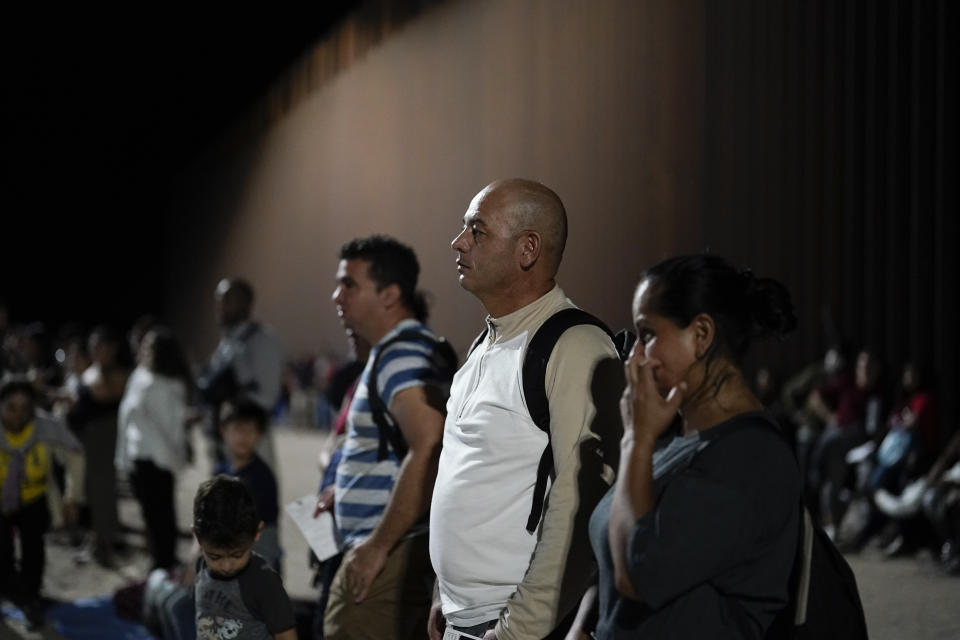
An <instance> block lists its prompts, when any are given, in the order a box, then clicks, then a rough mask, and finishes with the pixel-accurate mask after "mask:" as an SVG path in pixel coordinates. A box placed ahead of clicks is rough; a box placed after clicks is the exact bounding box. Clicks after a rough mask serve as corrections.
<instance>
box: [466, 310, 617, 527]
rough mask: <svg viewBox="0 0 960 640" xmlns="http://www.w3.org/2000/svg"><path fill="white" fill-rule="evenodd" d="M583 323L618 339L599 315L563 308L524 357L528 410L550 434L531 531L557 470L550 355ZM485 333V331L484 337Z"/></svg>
mask: <svg viewBox="0 0 960 640" xmlns="http://www.w3.org/2000/svg"><path fill="white" fill-rule="evenodd" d="M581 324H588V325H593V326H595V327H599V328H600V329H603V331H604V332H605V333H606V334H607V335H608V336H610V340H611V341H614V344H615V345H616V341H615V339H614V336H613V334H612V333H611V332H610V329H608V328H607V325H605V324H604V323H603V322H602V321H600V320H599V319H598V318H596V317H595V316H593V315H591V314H589V313H587V312H586V311H583V310H581V309H577V308H570V309H562V310H560V311H558V312H556V313H555V314H553V315H552V316H550V317H549V318H548V319H547V321H546V322H544V323H543V324H542V325H540V328H539V329H537V331H536V333H535V334H534V335H533V337H532V338H531V339H530V342H529V344H528V345H527V352H526V354H525V355H524V357H523V372H522V377H523V397H524V401H525V402H526V405H527V411H528V412H529V413H530V418H531V419H532V420H533V422H534V424H536V425H537V427H538V428H539V429H540V430H541V431H543V432H544V433H546V434H547V446H546V448H544V450H543V455H541V456H540V464H539V465H537V484H536V485H535V487H534V490H533V505H532V507H531V509H530V516H529V517H528V518H527V531H528V532H530V533H533V532H534V531H536V530H537V525H538V524H539V523H540V518H541V516H542V515H543V505H544V501H545V500H546V493H547V478H548V477H549V475H550V473H551V472H552V471H553V447H552V446H551V440H550V403H549V400H548V398H547V390H546V375H547V363H548V362H549V361H550V355H551V354H552V353H553V348H554V347H555V346H556V344H557V341H558V340H559V339H560V336H561V335H563V332H564V331H566V330H567V329H569V328H570V327H575V326H577V325H581ZM483 335H486V333H485V332H484V334H482V335H481V338H480V339H482V337H483Z"/></svg>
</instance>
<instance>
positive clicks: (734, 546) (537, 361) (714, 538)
mask: <svg viewBox="0 0 960 640" xmlns="http://www.w3.org/2000/svg"><path fill="white" fill-rule="evenodd" d="M566 240H567V218H566V212H565V210H564V207H563V204H562V202H561V201H560V199H559V198H558V197H557V195H556V194H555V193H554V192H553V191H552V190H550V189H549V188H547V187H545V186H544V185H542V184H539V183H536V182H532V181H527V180H520V179H511V180H503V181H498V182H495V183H492V184H490V185H488V186H487V187H486V188H484V189H483V190H482V191H480V192H479V193H478V194H477V195H476V196H475V197H474V198H473V200H472V201H471V202H470V204H469V205H468V207H467V210H466V213H465V215H464V217H463V220H462V230H461V231H460V233H459V234H458V235H457V236H456V237H455V238H453V241H452V243H451V247H452V249H453V251H454V252H455V253H456V258H457V260H456V271H457V277H458V280H459V283H460V286H461V287H462V288H463V289H464V290H465V291H467V292H469V293H470V294H472V295H473V296H475V297H476V298H477V299H478V300H479V301H480V302H481V304H482V305H483V307H484V309H485V310H486V312H487V318H486V329H485V331H484V332H483V334H482V335H481V336H479V337H478V338H477V339H476V341H475V342H474V343H473V345H472V346H471V347H470V349H469V350H468V351H467V352H466V353H465V357H464V358H463V361H462V362H458V358H457V355H456V353H455V351H454V350H453V349H452V348H451V346H450V345H449V343H447V341H446V340H445V339H444V338H443V337H442V336H441V335H440V334H439V333H438V332H435V331H434V330H432V329H431V328H430V327H429V326H428V324H427V321H428V309H427V306H426V303H425V299H424V297H423V295H422V294H421V292H420V291H419V290H418V289H417V282H418V276H419V263H418V261H417V257H416V254H415V253H414V251H413V249H412V248H410V247H409V246H407V245H404V244H402V243H401V242H399V241H397V240H395V239H393V238H389V237H385V236H379V235H375V236H370V237H364V238H356V239H352V240H349V241H347V242H345V244H344V245H343V247H342V249H341V251H340V254H339V264H338V269H337V272H336V274H335V278H336V287H335V290H334V291H333V292H332V296H331V298H332V302H333V306H334V308H335V309H336V312H337V314H338V316H339V318H340V320H341V322H342V324H343V327H344V330H345V335H346V338H347V340H348V341H349V343H350V345H351V356H350V358H349V359H348V360H346V361H345V362H343V363H341V364H340V365H339V366H336V367H333V366H330V367H328V368H329V374H328V375H325V376H324V375H323V374H321V377H323V382H324V386H325V395H324V404H325V406H329V407H332V408H334V409H333V410H332V411H331V416H332V418H333V419H332V425H331V428H330V436H329V438H328V440H327V441H326V442H325V444H324V447H323V450H322V451H320V452H318V454H319V458H320V461H321V465H322V467H323V470H322V473H321V477H318V497H317V503H316V509H315V513H314V516H315V517H317V516H318V515H319V514H320V513H322V512H327V511H328V512H331V513H332V514H333V516H334V520H335V522H336V527H337V530H338V534H339V538H340V539H341V541H342V553H341V554H340V555H337V556H334V557H333V558H330V559H325V560H324V561H323V562H318V563H316V571H317V580H316V586H317V587H318V592H319V593H318V605H317V607H316V615H315V618H314V626H313V630H312V633H313V636H314V637H315V638H329V639H331V640H337V639H366V638H370V639H377V640H383V639H385V638H387V639H389V638H422V637H424V636H427V637H429V638H430V639H431V640H441V638H443V639H444V640H461V639H463V640H478V639H482V640H496V639H499V640H522V639H540V638H551V639H553V638H566V639H567V640H583V639H585V638H591V637H593V638H600V639H613V638H637V637H651V638H657V637H675V638H687V637H713V638H719V637H730V638H761V637H765V634H767V632H768V630H770V629H774V628H776V627H777V624H778V620H779V619H782V618H784V616H785V615H786V612H788V611H792V609H791V603H792V601H793V600H794V599H795V598H796V596H797V593H796V589H797V586H796V581H795V579H794V578H795V573H796V571H797V567H798V566H799V565H798V562H799V560H798V557H799V556H801V555H802V554H799V555H798V549H799V548H801V547H802V546H803V545H802V544H801V542H800V541H801V540H803V535H804V533H803V532H804V526H805V524H804V523H805V521H806V520H805V515H804V514H805V513H807V512H809V513H810V514H812V516H813V520H814V521H815V522H816V523H818V525H822V526H823V528H824V530H826V531H827V532H828V533H829V534H830V535H831V536H832V537H833V538H834V539H835V540H836V541H837V544H838V545H840V546H842V547H844V548H846V549H848V550H851V551H853V550H856V549H859V548H861V547H862V546H864V545H865V544H866V543H867V542H868V541H869V540H871V539H872V538H874V537H875V536H877V535H882V536H883V537H884V538H885V539H884V544H885V546H886V547H888V548H890V549H892V548H893V546H898V550H899V551H900V552H903V551H904V550H907V549H910V548H916V546H918V545H923V544H929V545H934V544H936V546H937V548H938V550H939V549H941V548H942V550H943V555H944V565H945V567H946V568H947V569H948V570H951V571H953V572H956V571H957V567H958V564H960V563H958V561H957V557H958V547H960V545H958V542H960V538H958V534H960V531H958V528H957V525H958V518H957V515H958V514H957V511H958V508H957V505H958V502H960V500H958V498H960V496H958V487H960V484H958V483H960V466H958V464H957V458H958V456H960V438H957V437H955V438H954V440H953V441H952V442H951V443H950V445H949V446H948V448H947V449H945V450H941V449H939V448H938V447H937V444H938V436H939V424H938V421H937V415H936V408H935V399H934V397H933V393H932V391H931V388H932V387H931V386H930V379H929V377H926V372H925V370H924V369H923V367H918V366H917V365H916V364H915V363H908V364H907V365H905V366H904V368H903V375H902V377H901V380H900V384H899V386H898V390H897V392H896V393H895V394H894V395H893V396H887V395H885V394H884V393H883V387H882V385H881V384H880V367H879V361H878V359H877V357H876V355H875V354H873V353H871V352H868V351H863V352H861V353H860V354H859V355H858V356H857V357H856V360H855V366H854V367H853V369H852V370H850V368H849V367H848V366H847V362H848V357H847V353H846V352H845V350H843V349H841V348H831V349H830V350H829V351H828V353H827V356H826V357H825V358H824V360H823V362H822V363H816V364H815V365H811V367H809V368H808V369H806V370H804V371H803V372H801V373H799V374H797V375H796V376H794V377H793V378H791V379H789V380H788V381H787V382H786V383H785V384H784V385H783V388H782V389H776V388H774V386H773V384H772V376H770V374H769V371H767V370H761V372H760V375H758V377H757V380H756V381H755V382H754V381H751V380H750V379H749V377H748V375H747V374H746V373H745V371H744V368H743V361H744V358H745V356H746V354H747V353H748V351H749V349H750V346H751V344H752V343H753V342H754V341H755V340H757V339H760V338H762V337H766V336H782V335H784V334H786V333H788V332H790V331H792V330H793V329H794V328H795V326H796V318H795V316H794V312H793V306H792V302H791V299H790V295H789V292H788V291H787V290H786V288H785V287H784V286H783V285H782V284H780V283H779V282H777V281H775V280H772V279H769V278H763V277H758V276H756V275H754V274H753V273H752V272H751V271H750V270H749V269H745V268H741V267H739V266H736V265H734V264H733V263H731V262H729V261H727V260H725V259H723V258H721V257H718V256H713V255H691V256H680V257H675V258H671V259H668V260H665V261H663V262H660V263H658V264H656V265H652V266H650V267H649V268H647V269H646V270H644V271H643V272H642V273H641V275H640V278H639V282H638V285H637V288H636V291H635V294H634V296H633V299H632V301H626V300H625V301H624V305H625V306H626V305H630V308H631V314H632V318H633V321H634V330H635V338H636V340H635V342H631V341H630V340H629V339H627V338H624V337H623V336H613V335H612V334H611V333H610V331H609V330H608V329H607V328H606V327H605V326H604V325H603V323H602V322H600V321H599V320H597V319H596V318H594V317H592V316H590V315H589V314H587V313H585V312H583V311H581V310H579V309H578V308H577V307H576V305H575V304H574V303H573V302H572V301H571V300H570V299H569V298H568V297H567V296H566V294H565V293H564V291H563V290H562V289H561V288H560V286H559V285H558V284H557V282H556V274H557V271H558V269H559V267H560V263H561V260H562V256H563V252H564V247H565V244H566ZM215 298H216V303H217V314H218V315H217V318H218V322H219V325H220V329H221V339H220V341H219V343H218V345H217V347H216V349H215V350H214V352H213V353H212V354H211V355H210V357H209V358H207V359H206V360H205V361H204V362H203V363H202V364H201V365H200V366H193V365H192V364H191V363H190V361H189V359H188V358H187V356H186V354H185V352H184V348H183V345H182V343H181V341H180V340H179V338H178V336H176V334H175V333H174V332H173V331H172V330H171V329H170V328H169V327H166V326H164V325H163V324H162V323H161V322H159V321H158V320H156V319H154V318H144V319H142V320H141V321H139V322H137V323H136V324H135V325H134V327H132V329H131V330H130V332H129V334H128V336H127V338H126V339H124V338H123V337H122V336H121V335H119V334H117V333H115V332H113V331H111V330H110V329H108V328H106V327H98V328H96V329H94V330H93V331H92V332H91V333H90V334H89V336H86V337H84V336H81V335H79V334H76V335H67V336H65V337H64V338H63V339H62V340H61V341H60V343H59V344H57V345H51V344H50V340H49V339H48V336H47V334H46V332H45V331H44V329H43V327H42V326H41V325H30V326H26V327H7V326H6V322H5V318H6V310H0V320H3V323H2V325H0V331H2V332H3V334H4V335H3V338H4V340H3V343H4V350H3V355H2V362H0V365H2V367H3V371H4V380H3V384H2V389H0V408H2V419H3V427H4V434H3V437H0V481H2V484H3V490H4V497H3V511H2V515H0V525H2V527H0V537H2V539H0V571H2V573H0V577H2V581H0V590H2V593H0V595H2V596H3V597H6V598H8V599H10V600H12V601H13V602H14V603H15V604H17V605H18V606H20V607H21V608H22V609H23V610H24V612H25V613H26V615H27V617H28V619H29V620H30V622H31V623H32V624H34V625H41V624H42V623H43V607H42V600H41V598H40V592H41V587H42V578H43V567H44V546H43V533H44V532H45V531H47V530H48V528H49V527H50V524H51V523H50V516H54V517H53V522H52V524H53V526H54V527H60V526H62V527H66V528H67V530H68V531H76V530H78V529H77V528H78V527H80V528H82V530H84V531H87V532H89V533H88V535H87V536H84V540H85V543H86V544H85V547H84V549H83V553H78V558H77V559H78V561H90V562H99V563H101V564H106V565H109V564H111V563H113V562H114V561H115V559H114V554H115V553H116V550H117V543H118V540H119V536H118V532H119V522H118V518H117V495H118V493H117V492H118V489H117V487H118V482H117V479H118V474H119V476H120V477H123V478H126V479H127V480H128V481H129V485H130V488H131V490H132V493H133V496H134V497H135V499H136V500H137V502H138V503H139V504H140V507H141V511H142V514H143V520H144V522H145V525H146V529H147V533H148V535H149V542H150V553H151V559H152V566H151V573H150V574H149V576H144V579H145V589H144V596H143V597H144V605H145V606H144V610H145V612H146V613H145V622H146V623H147V624H148V626H149V627H150V628H151V629H152V630H154V631H155V633H157V634H158V635H159V636H162V637H163V638H167V639H168V640H182V639H184V638H201V639H204V640H205V639H207V638H218V639H219V638H268V637H273V638H278V639H280V640H289V639H290V638H296V637H297V632H296V629H295V623H294V616H293V612H292V608H291V604H290V599H289V598H288V597H287V595H286V593H285V591H284V588H283V585H282V581H281V579H280V575H281V573H282V572H281V568H282V562H281V560H282V557H283V550H282V548H281V546H280V541H279V536H278V534H277V524H278V517H279V515H278V512H279V508H278V491H277V480H276V469H277V466H276V465H277V464H278V462H280V461H278V460H276V456H275V455H274V452H273V449H272V446H271V442H272V440H271V438H270V428H271V422H272V419H271V418H272V416H274V415H275V411H276V409H277V407H278V406H279V407H282V406H284V403H285V402H286V406H288V407H289V406H290V398H291V393H290V390H291V389H293V388H296V387H297V386H302V385H309V384H312V380H313V378H314V377H315V376H316V375H317V367H316V366H313V365H311V364H309V363H308V364H304V363H288V364H286V365H285V363H284V354H283V349H282V347H281V342H280V340H279V338H278V337H277V336H276V334H275V333H274V332H273V330H272V329H270V327H269V326H267V325H266V324H264V323H262V322H260V321H258V320H256V319H255V318H254V317H253V308H254V290H253V287H252V286H251V285H250V284H249V283H248V282H247V281H245V280H243V279H239V278H227V279H224V280H223V281H221V282H220V283H219V284H218V285H217V287H216V290H215ZM285 381H286V383H285ZM285 390H286V391H285ZM285 398H286V399H285ZM191 428H197V429H201V430H202V431H203V433H204V434H205V435H206V436H207V438H208V440H209V442H210V443H211V446H210V447H209V450H210V452H211V456H212V460H211V464H212V467H213V468H214V476H213V477H212V478H211V479H210V480H209V481H207V482H205V483H203V485H201V487H200V489H199V490H198V492H197V495H196V499H195V502H194V511H193V522H192V523H191V524H192V530H193V534H194V536H193V538H194V544H193V549H192V551H191V556H190V557H189V558H183V557H178V556H177V538H178V536H179V531H180V530H181V528H182V527H184V526H185V525H186V524H187V523H178V522H177V518H176V509H175V504H174V496H175V486H176V481H177V474H178V472H179V471H180V470H181V469H182V468H183V466H184V465H185V464H187V463H188V462H189V461H190V459H191V456H192V455H193V454H192V451H191V448H190V446H189V443H190V437H189V435H188V433H189V432H188V430H189V429H191ZM804 504H806V505H807V509H804V507H803V505H804ZM851 505H859V507H858V509H852V508H851ZM854 511H857V512H858V513H859V514H860V517H859V519H857V521H856V523H855V524H856V528H855V530H852V531H850V532H849V534H848V535H847V536H846V537H844V536H843V535H841V534H842V532H843V527H842V526H841V525H842V524H843V523H844V522H845V521H846V520H850V517H849V514H850V513H853V512H854ZM14 537H19V540H20V544H19V556H18V557H15V555H16V554H15V551H14V544H13V540H14ZM898 541H899V542H898ZM894 543H896V545H895V544H894ZM891 553H892V551H891ZM85 555H86V557H84V556H85ZM304 561H306V559H304ZM791 621H792V618H791Z"/></svg>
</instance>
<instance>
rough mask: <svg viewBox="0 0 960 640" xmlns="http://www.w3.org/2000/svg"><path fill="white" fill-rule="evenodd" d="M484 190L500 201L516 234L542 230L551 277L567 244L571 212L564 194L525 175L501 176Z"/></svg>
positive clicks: (486, 193) (545, 259) (543, 256)
mask: <svg viewBox="0 0 960 640" xmlns="http://www.w3.org/2000/svg"><path fill="white" fill-rule="evenodd" d="M481 193H482V194H484V195H485V199H491V200H495V201H496V202H497V203H498V205H499V207H500V209H501V211H502V212H503V213H504V217H505V218H506V220H507V222H508V224H510V228H511V231H512V232H513V233H514V234H518V233H521V232H523V231H536V232H537V233H539V234H540V238H541V240H542V241H543V249H542V253H541V257H542V258H543V260H544V262H545V264H544V266H545V267H547V269H548V271H549V274H550V276H551V277H552V276H554V275H556V273H557V270H558V269H559V268H560V260H561V259H562V258H563V249H564V247H565V246H566V244H567V212H566V209H564V208H563V202H562V201H561V200H560V197H559V196H557V194H556V193H554V192H553V191H552V190H551V189H549V188H548V187H546V186H544V185H542V184H540V183H539V182H534V181H533V180H524V179H522V178H510V179H507V180H497V181H496V182H493V183H491V184H489V185H487V187H486V188H485V189H484V190H483V191H482V192H481Z"/></svg>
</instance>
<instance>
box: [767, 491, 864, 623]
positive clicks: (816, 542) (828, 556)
mask: <svg viewBox="0 0 960 640" xmlns="http://www.w3.org/2000/svg"><path fill="white" fill-rule="evenodd" d="M800 515H801V518H800V538H799V540H798V543H797V556H796V559H795V560H794V564H793V572H792V573H791V576H790V601H789V602H788V603H787V606H786V608H785V609H784V610H783V611H781V612H780V613H779V614H778V615H777V617H776V619H775V620H774V622H773V625H771V627H770V629H769V630H768V631H767V635H766V638H768V639H769V640H806V639H810V640H813V639H814V638H816V639H817V640H830V639H832V638H838V639H840V638H843V639H845V640H846V639H849V640H866V638H867V621H866V617H865V616H864V613H863V604H862V603H861V602H860V592H859V591H858V590H857V580H856V577H855V576H854V575H853V570H852V569H851V568H850V565H849V564H847V561H846V559H845V558H844V557H843V555H842V554H841V553H840V551H838V550H837V547H836V546H835V545H834V544H833V541H831V540H830V537H829V536H828V535H827V534H826V533H825V532H824V530H823V528H822V527H821V526H820V525H819V524H816V523H815V522H814V521H813V519H812V518H811V517H810V512H809V511H807V508H806V507H805V506H804V505H803V504H802V503H801V504H800Z"/></svg>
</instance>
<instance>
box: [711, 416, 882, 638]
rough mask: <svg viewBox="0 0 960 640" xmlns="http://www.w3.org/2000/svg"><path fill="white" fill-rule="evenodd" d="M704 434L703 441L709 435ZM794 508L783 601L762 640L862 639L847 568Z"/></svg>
mask: <svg viewBox="0 0 960 640" xmlns="http://www.w3.org/2000/svg"><path fill="white" fill-rule="evenodd" d="M764 424H765V427H764V428H769V429H770V430H772V431H774V432H775V433H776V434H777V435H778V436H779V437H780V438H781V439H782V440H783V442H784V445H785V446H787V448H789V449H791V451H792V447H790V443H789V442H788V441H787V439H786V437H784V435H783V433H782V432H781V431H780V428H779V427H778V426H777V425H776V424H775V423H774V422H773V421H772V420H770V419H765V420H764ZM746 428H756V427H752V426H751V427H746ZM705 433H706V434H707V435H706V436H705V437H707V438H709V433H710V432H709V431H707V432H705ZM797 509H799V511H800V534H799V537H798V538H797V551H796V555H795V557H794V561H793V570H792V571H791V573H790V588H789V600H788V601H787V606H786V607H785V608H784V609H783V610H782V611H780V613H778V614H777V617H776V618H774V621H773V624H772V625H771V626H770V628H769V629H768V630H767V634H766V636H764V637H765V638H766V639H767V640H814V639H816V640H833V639H838V640H839V639H843V640H866V638H867V622H866V617H865V616H864V613H863V604H862V603H861V602H860V592H859V590H858V589H857V580H856V577H855V576H854V575H853V570H852V569H851V568H850V565H849V564H847V561H846V559H845V558H844V557H843V555H842V554H841V553H840V551H839V550H837V547H836V546H835V545H834V544H833V541H832V540H830V537H829V536H828V535H827V534H826V532H824V530H823V528H822V527H821V526H820V525H819V524H817V523H816V522H814V521H813V519H812V518H811V516H810V512H809V511H807V508H806V505H804V503H803V498H802V497H801V499H800V502H799V503H798V505H797Z"/></svg>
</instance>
